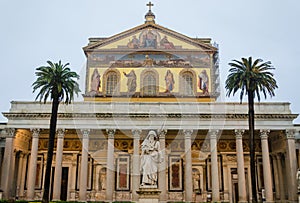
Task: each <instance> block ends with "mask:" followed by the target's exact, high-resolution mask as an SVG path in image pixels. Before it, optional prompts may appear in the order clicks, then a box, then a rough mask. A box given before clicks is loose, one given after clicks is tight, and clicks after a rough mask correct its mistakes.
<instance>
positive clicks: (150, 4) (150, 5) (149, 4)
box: [147, 1, 154, 11]
mask: <svg viewBox="0 0 300 203" xmlns="http://www.w3.org/2000/svg"><path fill="white" fill-rule="evenodd" d="M147 6H149V11H151V7H152V6H154V4H153V3H151V1H149V3H148V4H147Z"/></svg>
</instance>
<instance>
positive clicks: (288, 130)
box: [285, 129, 296, 140]
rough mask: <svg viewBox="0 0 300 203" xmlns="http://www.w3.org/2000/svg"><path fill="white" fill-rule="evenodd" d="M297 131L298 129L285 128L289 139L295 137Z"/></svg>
mask: <svg viewBox="0 0 300 203" xmlns="http://www.w3.org/2000/svg"><path fill="white" fill-rule="evenodd" d="M295 133H296V131H295V130H294V129H286V130H285V135H286V138H287V139H288V140H289V139H293V140H294V139H295Z"/></svg>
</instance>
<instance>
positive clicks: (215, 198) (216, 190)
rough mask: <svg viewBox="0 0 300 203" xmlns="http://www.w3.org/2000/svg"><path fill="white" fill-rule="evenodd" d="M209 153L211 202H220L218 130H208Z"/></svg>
mask: <svg viewBox="0 0 300 203" xmlns="http://www.w3.org/2000/svg"><path fill="white" fill-rule="evenodd" d="M208 133H209V136H210V152H211V183H212V186H211V188H212V202H219V201H220V183H219V165H218V148H217V138H218V133H219V131H218V130H210V131H209V132H208Z"/></svg>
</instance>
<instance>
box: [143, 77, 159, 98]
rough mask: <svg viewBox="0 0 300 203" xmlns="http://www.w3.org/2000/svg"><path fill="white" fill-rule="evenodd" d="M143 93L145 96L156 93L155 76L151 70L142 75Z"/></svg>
mask: <svg viewBox="0 0 300 203" xmlns="http://www.w3.org/2000/svg"><path fill="white" fill-rule="evenodd" d="M143 88H144V91H143V92H144V95H145V96H155V95H156V78H155V75H154V74H153V73H151V72H149V73H147V74H146V75H145V77H144V84H143Z"/></svg>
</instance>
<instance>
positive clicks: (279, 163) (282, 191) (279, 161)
mask: <svg viewBox="0 0 300 203" xmlns="http://www.w3.org/2000/svg"><path fill="white" fill-rule="evenodd" d="M276 162H277V169H278V179H279V183H280V184H279V187H280V200H281V201H284V200H285V190H284V182H283V171H282V163H281V155H280V154H277V155H276Z"/></svg>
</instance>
